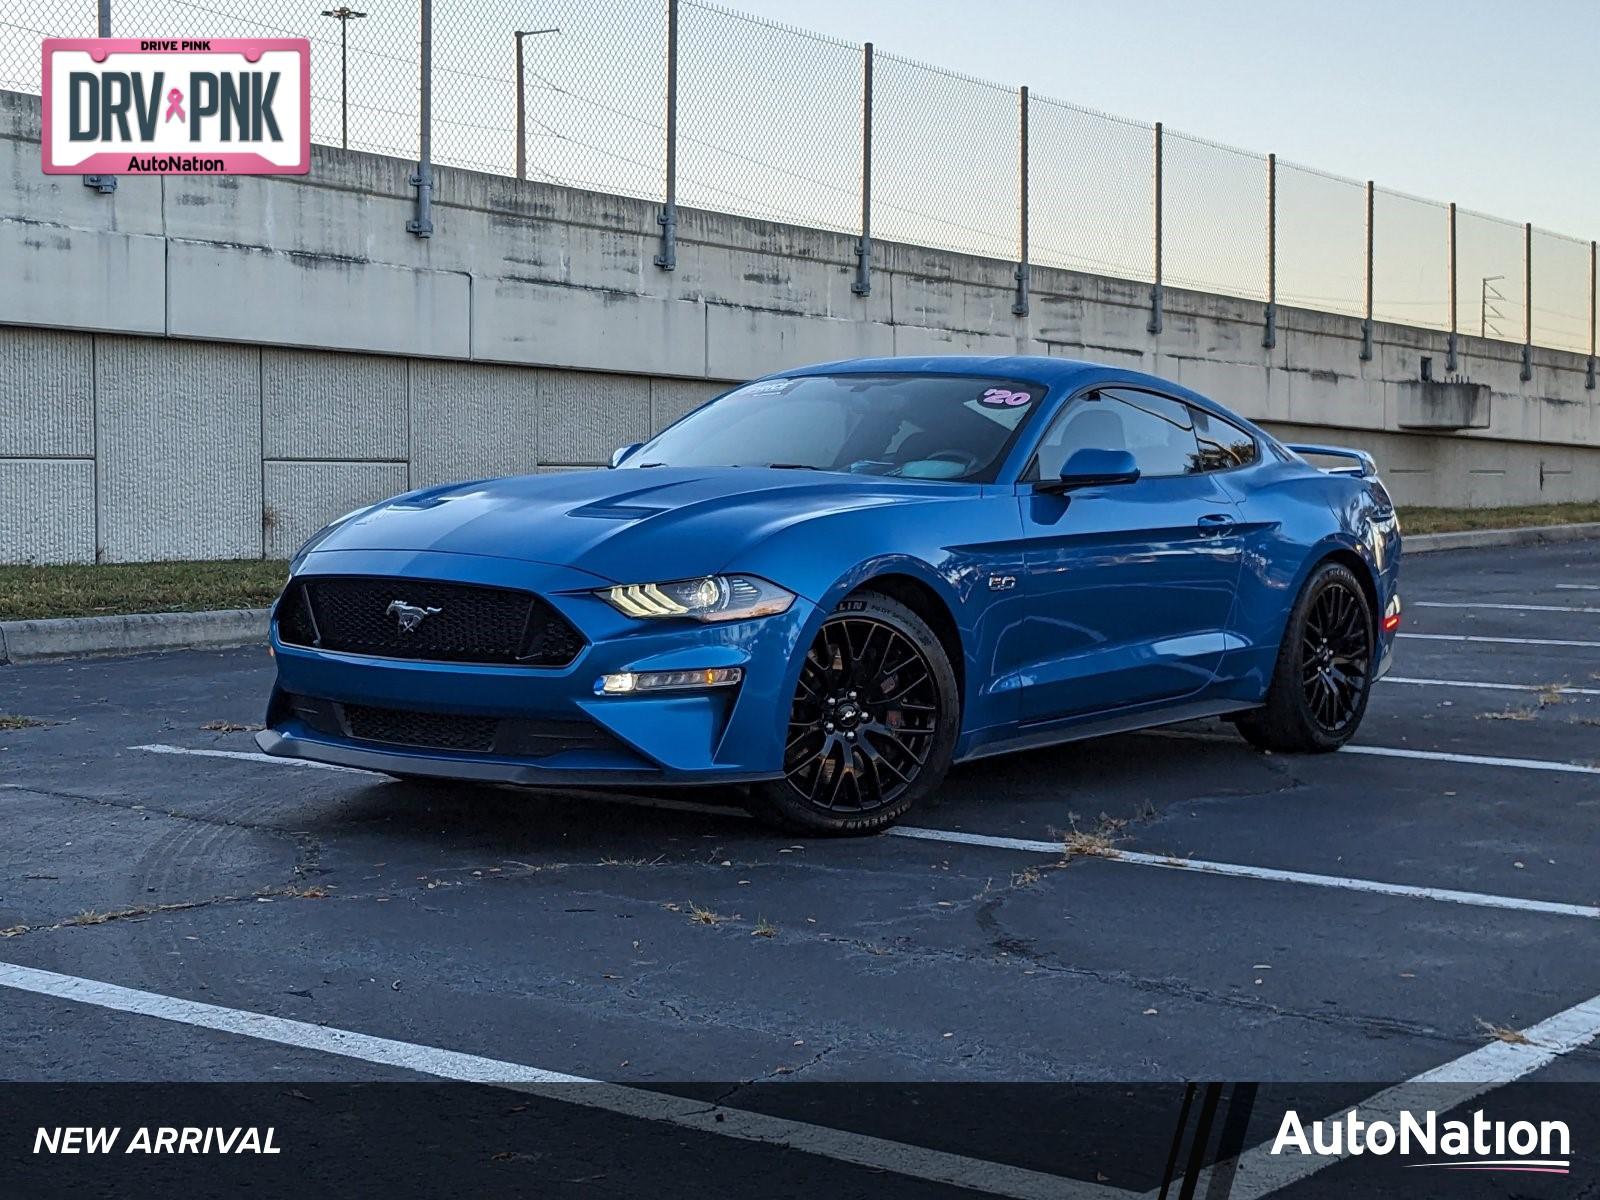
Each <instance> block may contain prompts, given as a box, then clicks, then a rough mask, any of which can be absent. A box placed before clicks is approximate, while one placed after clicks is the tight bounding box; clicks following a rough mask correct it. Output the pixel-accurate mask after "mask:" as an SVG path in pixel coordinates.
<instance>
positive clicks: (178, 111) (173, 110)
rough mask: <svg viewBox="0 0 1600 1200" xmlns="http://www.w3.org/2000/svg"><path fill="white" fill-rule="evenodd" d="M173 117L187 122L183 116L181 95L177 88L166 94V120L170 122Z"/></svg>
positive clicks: (186, 118)
mask: <svg viewBox="0 0 1600 1200" xmlns="http://www.w3.org/2000/svg"><path fill="white" fill-rule="evenodd" d="M173 117H177V118H178V120H180V121H187V120H188V119H189V118H188V117H186V116H184V115H183V93H182V92H181V91H179V90H178V89H177V88H173V89H172V90H171V91H170V92H168V93H167V116H166V120H167V121H170V120H172V118H173ZM164 123H165V122H163V124H164Z"/></svg>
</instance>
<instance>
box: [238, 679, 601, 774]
mask: <svg viewBox="0 0 1600 1200" xmlns="http://www.w3.org/2000/svg"><path fill="white" fill-rule="evenodd" d="M278 703H280V704H281V706H282V707H281V710H280V711H281V712H282V714H283V715H285V716H287V715H289V714H293V715H294V716H296V717H299V718H300V719H301V720H302V721H304V722H305V723H306V724H307V725H309V726H310V727H311V728H312V729H314V730H316V731H317V732H318V733H321V734H325V735H327V736H328V737H338V738H345V737H347V738H353V739H355V740H357V741H363V742H381V743H383V744H385V745H389V746H411V747H415V748H418V749H424V750H459V751H464V752H467V753H475V754H491V753H492V754H499V755H503V756H504V757H506V758H534V759H536V758H548V757H549V756H551V755H553V754H562V753H564V752H566V751H568V750H621V749H622V746H621V744H620V743H619V742H617V741H616V739H615V738H613V737H611V735H610V734H608V733H606V731H605V730H603V729H601V728H600V727H599V726H598V725H596V724H594V723H593V722H591V721H582V720H578V721H571V720H549V719H539V718H530V717H482V716H473V715H467V714H462V713H434V712H418V711H415V710H412V709H401V708H380V707H378V706H376V705H370V704H340V703H338V702H337V701H333V700H319V699H317V698H315V697H313V696H300V695H294V694H291V693H283V694H282V697H281V700H280V701H278ZM269 719H271V718H269Z"/></svg>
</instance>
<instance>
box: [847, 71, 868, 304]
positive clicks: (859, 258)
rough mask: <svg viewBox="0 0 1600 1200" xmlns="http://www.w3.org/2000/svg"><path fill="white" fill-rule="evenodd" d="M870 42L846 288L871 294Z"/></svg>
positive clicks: (863, 79)
mask: <svg viewBox="0 0 1600 1200" xmlns="http://www.w3.org/2000/svg"><path fill="white" fill-rule="evenodd" d="M872 60H873V52H872V43H871V42H868V43H867V44H866V45H864V46H863V47H862V48H861V240H860V241H859V242H857V243H856V281H855V282H854V283H852V284H851V285H850V290H851V291H852V292H854V293H855V294H856V295H858V296H868V295H871V294H872Z"/></svg>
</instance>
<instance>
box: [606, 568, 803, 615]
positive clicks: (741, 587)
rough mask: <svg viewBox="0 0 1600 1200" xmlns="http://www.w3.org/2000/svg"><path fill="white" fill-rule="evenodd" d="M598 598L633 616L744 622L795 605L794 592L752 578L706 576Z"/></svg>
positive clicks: (634, 586) (625, 588)
mask: <svg viewBox="0 0 1600 1200" xmlns="http://www.w3.org/2000/svg"><path fill="white" fill-rule="evenodd" d="M599 595H600V596H601V597H603V598H604V599H605V600H606V601H608V602H609V603H610V605H611V606H612V607H613V608H615V609H616V610H617V611H618V612H620V613H623V614H625V615H626V616H630V617H687V618H689V619H691V620H695V621H742V620H744V619H746V618H747V617H768V616H771V615H772V614H773V613H781V612H783V611H784V610H785V609H787V608H788V607H789V605H791V604H793V603H794V593H793V592H788V591H785V590H784V589H783V588H781V587H779V586H778V585H777V584H775V583H768V582H767V581H766V580H765V579H757V578H755V576H753V575H705V576H702V577H701V578H699V579H677V580H674V581H673V582H671V583H628V584H623V585H621V586H619V587H613V588H605V589H604V590H602V591H601V592H600V593H599Z"/></svg>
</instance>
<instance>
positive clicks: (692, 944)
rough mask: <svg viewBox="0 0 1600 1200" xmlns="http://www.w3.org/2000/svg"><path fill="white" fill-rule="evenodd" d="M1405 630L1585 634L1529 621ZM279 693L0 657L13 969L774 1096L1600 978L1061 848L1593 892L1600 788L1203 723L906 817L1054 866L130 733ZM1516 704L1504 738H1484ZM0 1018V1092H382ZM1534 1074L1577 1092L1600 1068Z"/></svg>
mask: <svg viewBox="0 0 1600 1200" xmlns="http://www.w3.org/2000/svg"><path fill="white" fill-rule="evenodd" d="M1567 578H1583V579H1589V580H1594V581H1600V546H1596V545H1595V544H1594V543H1590V544H1588V545H1583V544H1579V545H1573V546H1564V547H1547V548H1538V549H1531V550H1522V551H1515V552H1503V551H1497V552H1493V553H1470V554H1451V555H1435V556H1430V557H1428V558H1425V559H1424V558H1418V559H1416V560H1415V561H1412V562H1408V563H1407V564H1406V578H1405V584H1406V596H1407V600H1408V601H1409V602H1411V603H1413V604H1415V602H1416V601H1419V600H1422V599H1424V598H1435V599H1440V598H1447V599H1451V600H1468V599H1473V598H1480V597H1481V598H1489V599H1495V600H1500V601H1503V602H1507V603H1519V602H1520V603H1531V602H1544V603H1559V602H1560V601H1559V600H1552V597H1559V596H1560V595H1561V593H1560V592H1556V591H1552V590H1551V589H1552V587H1553V582H1554V581H1556V580H1559V579H1567ZM1406 629H1407V630H1408V631H1417V632H1439V633H1472V634H1484V633H1487V634H1491V635H1496V636H1523V637H1529V636H1533V637H1540V636H1542V637H1546V638H1568V639H1583V638H1586V637H1587V638H1588V639H1589V640H1597V641H1600V637H1597V636H1596V633H1595V626H1594V619H1593V618H1592V617H1585V616H1582V615H1576V614H1565V613H1555V612H1539V613H1511V612H1505V611H1498V610H1482V611H1475V610H1466V609H1461V610H1445V609H1427V608H1419V607H1411V608H1409V609H1408V612H1407V624H1406ZM1511 630H1515V631H1516V632H1515V634H1512V633H1510V632H1509V631H1511ZM1585 655H1587V656H1588V657H1584V656H1585ZM1396 673H1397V674H1400V675H1403V676H1408V677H1426V678H1434V679H1449V680H1476V681H1480V682H1496V681H1498V682H1521V683H1529V684H1538V685H1544V684H1549V683H1558V682H1565V683H1568V684H1572V685H1579V686H1591V687H1593V686H1600V684H1596V682H1595V678H1594V677H1595V676H1600V650H1579V649H1570V648H1568V649H1557V648H1546V647H1537V646H1518V647H1516V648H1515V649H1513V648H1511V647H1486V646H1482V645H1469V644H1462V643H1449V642H1433V641H1422V640H1412V641H1404V642H1402V643H1401V647H1400V660H1399V663H1398V665H1397V667H1396ZM270 679H271V663H270V660H269V659H268V658H267V657H266V656H265V654H264V653H262V652H261V650H260V649H244V650H238V651H224V652H193V653H182V654H171V655H164V656H157V657H151V658H143V659H122V660H114V659H105V660H86V661H79V662H72V663H61V664H49V665H38V666H29V667H11V668H4V669H0V694H3V699H0V712H8V713H16V714H20V715H25V716H29V717H32V718H35V719H37V720H38V721H40V722H41V724H38V725H36V726H31V727H26V728H19V729H9V730H3V731H0V812H3V814H4V817H5V828H6V833H7V837H6V845H5V850H4V854H3V869H0V959H3V960H5V961H8V962H12V963H17V964H22V965H26V966H34V967H41V968H45V969H49V970H53V971H59V972H63V973H67V974H71V975H76V976H82V977H86V978H90V979H97V980H104V981H108V982H114V983H118V984H122V985H124V986H128V987H135V988H141V989H146V990H149V991H153V992H159V993H163V994H166V995H171V996H178V997H184V998H189V999H199V1000H204V1001H207V1002H209V1003H213V1004H221V1005H227V1006H231V1007H236V1008H241V1009H248V1010H251V1011H256V1012H264V1013H271V1014H275V1015H279V1016H285V1017H293V1018H295V1019H298V1020H302V1021H308V1022H314V1023H321V1024H328V1025H333V1026H337V1027H340V1028H344V1029H353V1030H359V1031H362V1032H367V1033H372V1034H376V1035H381V1036H386V1037H391V1038H397V1039H402V1040H405V1041H410V1042H416V1043H422V1044H425V1045H430V1046H441V1047H448V1048H451V1049H454V1050H460V1051H466V1052H471V1053H476V1054H482V1055H487V1056H492V1057H496V1058H502V1059H509V1060H512V1061H516V1062H522V1063H527V1064H531V1065H536V1066H539V1067H543V1068H546V1069H549V1070H554V1071H561V1072H568V1073H573V1074H579V1075H584V1076H589V1077H594V1078H602V1079H608V1080H618V1081H626V1082H633V1083H645V1084H649V1085H652V1086H663V1085H668V1084H671V1085H674V1086H696V1087H704V1088H706V1089H709V1090H708V1091H706V1092H704V1093H697V1095H701V1096H702V1097H703V1098H705V1099H707V1100H708V1102H714V1103H721V1102H734V1103H738V1102H741V1101H742V1099H744V1098H745V1096H746V1095H747V1093H745V1092H744V1089H745V1088H746V1087H747V1086H748V1085H750V1084H752V1083H755V1082H760V1081H770V1080H780V1079H782V1080H793V1079H798V1080H805V1081H825V1080H857V1081H864V1080H895V1081H923V1080H928V1081H932V1080H967V1081H971V1080H991V1081H1019V1080H1030V1081H1059V1080H1075V1081H1129V1080H1141V1081H1144V1080H1148V1081H1175V1080H1186V1079H1202V1078H1224V1079H1252V1078H1253V1079H1263V1080H1285V1081H1287V1080H1301V1081H1323V1082H1334V1081H1362V1080H1371V1081H1390V1080H1394V1079H1398V1078H1403V1077H1407V1076H1410V1075H1414V1074H1416V1073H1419V1072H1421V1071H1424V1070H1427V1069H1429V1068H1431V1067H1433V1066H1436V1065H1437V1064H1439V1063H1441V1062H1444V1061H1447V1060H1449V1059H1452V1058H1455V1057H1458V1056H1459V1055H1461V1054H1463V1053H1466V1052H1467V1051H1469V1050H1471V1049H1473V1048H1474V1047H1476V1046H1478V1045H1481V1044H1482V1043H1483V1040H1484V1036H1485V1035H1484V1032H1483V1029H1482V1027H1481V1025H1480V1024H1479V1022H1480V1021H1488V1022H1491V1023H1493V1024H1496V1025H1509V1026H1513V1027H1522V1026H1526V1025H1528V1024H1531V1023H1533V1022H1537V1021H1539V1020H1541V1019H1543V1018H1545V1017H1547V1016H1549V1015H1550V1014H1551V1013H1553V1012H1556V1011H1558V1010H1560V1009H1563V1008H1565V1007H1567V1006H1569V1005H1571V1004H1573V1003H1575V1002H1577V1001H1579V1000H1583V999H1586V998H1588V997H1591V996H1594V995H1595V994H1596V993H1600V954H1597V953H1596V949H1597V946H1600V926H1597V923H1596V922H1595V921H1593V920H1586V919H1582V918H1576V917H1568V916H1554V915H1550V914H1545V913H1538V912H1528V911H1512V910H1503V909H1485V908H1473V907H1468V906H1463V905H1455V904H1441V903H1437V902H1432V901H1426V900H1417V899H1411V898H1405V897H1396V896H1387V895H1378V894H1372V893H1364V892H1358V891H1344V890H1338V889H1329V888H1312V887H1306V886H1301V885H1294V884H1288V883H1276V882H1267V881H1262V880H1252V879H1238V878H1222V877H1211V876H1205V875H1200V874H1196V873H1190V872H1183V871H1168V870H1151V869H1147V868H1141V867H1138V866H1135V865H1131V864H1128V863H1119V862H1117V861H1116V860H1115V858H1114V857H1112V858H1107V857H1102V856H1097V855H1095V854H1072V855H1068V854H1067V852H1066V849H1065V844H1064V840H1065V838H1066V835H1067V834H1068V833H1070V832H1072V831H1074V830H1076V831H1078V833H1079V834H1082V835H1086V836H1087V837H1088V838H1089V839H1090V841H1091V842H1092V841H1094V839H1105V840H1106V841H1107V842H1109V844H1110V845H1112V846H1113V847H1115V848H1120V849H1131V850H1139V851H1144V852H1147V853H1151V854H1157V855H1182V856H1192V857H1198V858H1206V859H1213V860H1217V861H1222V862H1229V863H1241V864H1249V865H1254V866H1261V867H1271V868H1279V869H1284V870H1295V871H1306V872H1314V873H1320V874H1325V875H1337V876H1351V877H1355V878H1358V879H1374V880H1382V881H1386V882H1390V883H1402V884H1414V885H1423V886H1430V887H1440V888H1455V889H1461V890H1468V891H1476V892H1486V893H1492V894H1496V895H1506V896H1515V897H1524V898H1530V899H1545V900H1556V901H1563V902H1566V903H1570V904H1595V903H1597V902H1600V872H1596V871H1595V869H1594V868H1595V863H1596V861H1597V856H1596V832H1595V831H1596V829H1597V828H1600V822H1597V817H1600V779H1597V777H1595V776H1584V775H1569V774H1559V773H1543V774H1541V773H1535V772H1531V771H1521V770H1516V769H1508V768H1493V767H1484V766H1481V765H1471V764H1462V763H1453V762H1436V761H1411V760H1403V759H1390V758H1371V757H1361V756H1355V755H1335V756H1328V757H1319V758H1303V757H1292V756H1266V755H1261V754H1258V753H1256V752H1254V751H1252V750H1250V749H1248V748H1247V747H1245V746H1244V744H1243V743H1242V742H1240V741H1238V740H1237V739H1234V738H1232V737H1231V736H1227V734H1228V731H1227V728H1226V727H1225V726H1220V725H1207V726H1201V727H1196V731H1197V732H1200V733H1207V734H1220V735H1223V736H1220V737H1217V738H1215V739H1214V740H1205V739H1193V738H1173V737H1168V736H1160V735H1155V736H1152V735H1146V734H1141V735H1129V736H1124V737H1117V738H1110V739H1102V740H1098V741H1093V742H1086V743H1079V744H1076V745H1070V746H1065V747H1060V748H1056V749H1051V750H1045V751H1039V752H1035V753H1031V754H1026V755H1018V756H1012V757H1009V758H1005V759H997V760H991V761H986V762H984V763H981V764H974V765H972V766H969V767H966V768H962V769H958V770H957V771H956V772H955V773H954V774H953V775H952V778H951V780H950V782H949V784H948V785H947V786H946V788H945V789H943V792H942V793H941V796H940V797H939V802H938V803H936V804H935V805H933V806H931V807H929V808H927V809H925V810H924V811H921V812H919V813H916V814H914V815H913V817H912V818H911V823H913V824H916V825H919V826H922V827H925V828H932V829H941V830H950V831H957V832H966V833H980V834H988V835H998V836H1004V837H1013V838H1026V839H1039V840H1049V841H1053V842H1058V843H1062V844H1063V849H1062V851H1061V852H1059V853H1054V854H1041V853H1025V852H1018V851H1013V850H1004V849H997V848H993V847H985V846H977V845H969V844H954V843H946V842H939V841H923V840H911V839H905V838H896V837H882V838H875V839H869V840H850V841H819V840H805V839H797V838H793V837H791V836H789V835H781V834H775V833H773V832H771V831H769V830H767V829H765V828H763V827H761V826H759V825H757V824H756V823H755V822H753V821H750V820H748V819H746V818H744V817H743V816H742V815H739V814H737V813H732V812H730V813H726V814H720V815H719V814H712V813H698V812H683V811H677V810H670V809H661V808H652V807H648V806H645V805H646V804H648V801H649V799H650V798H649V797H640V798H638V799H639V800H641V801H642V802H643V803H626V802H614V801H611V800H605V799H602V798H599V797H597V796H595V795H593V794H589V793H570V794H569V793H554V792H552V793H531V792H517V791H512V790H507V789H488V790H478V789H471V788H457V787H452V786H443V785H441V786H431V785H421V784H411V783H396V782H389V781H385V780H382V779H379V778H377V777H373V776H367V775H363V774H359V773H337V772H330V771H320V770H313V769H305V768H294V767H286V766H282V765H277V764H264V763H259V762H252V761H245V760H232V759H227V758H205V757H186V756H182V755H156V754H151V753H148V752H143V751H139V750H135V749H132V747H136V746H140V745H144V744H148V743H169V744H173V745H177V746H180V747H185V748H190V749H212V750H227V751H238V752H241V753H248V752H250V751H251V750H253V749H254V747H253V744H252V743H251V740H250V735H249V733H248V732H247V731H233V732H217V731H208V730H205V729H203V728H202V727H203V726H205V725H207V724H209V723H213V722H227V723H232V724H235V725H248V724H249V723H251V722H253V721H256V720H259V718H260V712H261V708H262V706H263V704H264V702H265V697H266V693H267V689H268V686H269V683H270ZM1508 705H1509V706H1510V707H1515V708H1519V709H1521V708H1526V709H1527V710H1528V712H1527V717H1526V719H1518V720H1499V719H1490V717H1489V715H1488V714H1492V713H1494V712H1497V711H1504V710H1505V709H1506V708H1507V707H1508ZM1596 718H1600V697H1582V696H1572V695H1569V696H1564V697H1561V698H1559V699H1557V700H1554V701H1550V700H1548V699H1546V701H1545V702H1542V703H1541V702H1540V700H1539V698H1537V697H1536V696H1535V695H1534V694H1533V693H1510V692H1493V691H1476V690H1471V689H1454V688H1442V687H1441V688H1435V687H1423V686H1408V685H1403V684H1388V683H1385V684H1381V685H1379V687H1378V689H1377V691H1376V693H1375V696H1374V700H1373V704H1372V708H1371V711H1370V713H1369V715H1368V718H1367V722H1366V725H1365V727H1364V729H1363V731H1362V734H1361V737H1360V739H1359V740H1360V741H1362V742H1363V743H1366V744H1369V745H1374V746H1386V747H1405V748H1412V749H1425V750H1436V751H1444V752H1449V753H1466V754H1493V755H1503V756H1508V757H1518V758H1529V759H1550V760H1555V761H1563V762H1590V761H1594V760H1595V759H1597V758H1600V733H1597V732H1596V727H1595V725H1594V724H1591V723H1589V722H1591V721H1593V720H1594V719H1596ZM674 798H676V799H686V798H689V799H694V800H697V801H704V802H707V803H726V802H728V800H729V799H730V797H728V796H726V795H712V796H696V797H684V796H682V795H681V794H674ZM696 911H699V912H703V913H708V914H714V916H712V917H711V918H709V923H708V919H707V918H703V917H697V916H695V915H694V913H695V912H696ZM0 1038H3V1039H4V1041H5V1043H6V1045H7V1046H8V1048H9V1049H10V1050H11V1053H9V1054H8V1055H7V1056H5V1058H4V1059H3V1060H0V1061H3V1065H0V1073H3V1074H4V1075H5V1076H6V1077H7V1078H10V1079H13V1080H78V1079H191V1078H192V1079H207V1080H220V1079H262V1078H273V1079H278V1078H292V1079H309V1080H319V1079H323V1080H351V1079H368V1078H403V1077H406V1073H405V1072H401V1071H396V1070H390V1069H387V1068H379V1067H372V1066H365V1065H362V1064H359V1063H354V1062H351V1061H348V1060H341V1059H333V1058H328V1057H320V1056H318V1055H316V1054H315V1053H311V1052H307V1051H289V1050H282V1049H279V1048H276V1047H271V1046H263V1045H260V1044H253V1043H247V1042H244V1041H243V1040H242V1039H232V1040H230V1039H228V1038H227V1037H225V1036H223V1035H219V1034H216V1033H212V1032H208V1031H205V1030H198V1029H191V1028H184V1027H173V1026H167V1025H164V1024H162V1023H159V1022H151V1021H140V1020H138V1019H136V1018H131V1017H127V1016H123V1015H119V1014H114V1013H109V1012H101V1011H97V1010H85V1009H81V1008H74V1007H73V1006H71V1005H65V1004H59V1003H54V1002H47V1001H44V1000H41V999H39V998H37V997H27V998H23V997H16V998H12V997H10V996H8V997H7V1000H6V1003H5V1004H3V1005H0ZM1559 1069H1560V1071H1561V1072H1562V1073H1563V1077H1565V1078H1583V1079H1589V1080H1600V1054H1597V1053H1596V1052H1595V1050H1594V1048H1593V1047H1590V1048H1589V1049H1587V1050H1584V1051H1580V1052H1578V1053H1575V1054H1573V1055H1570V1056H1568V1057H1567V1058H1566V1059H1565V1060H1563V1062H1562V1063H1561V1064H1560V1068H1559Z"/></svg>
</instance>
